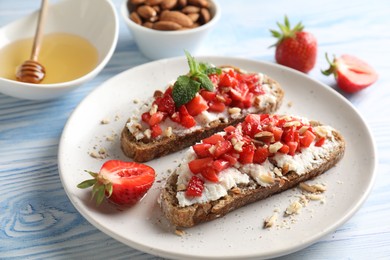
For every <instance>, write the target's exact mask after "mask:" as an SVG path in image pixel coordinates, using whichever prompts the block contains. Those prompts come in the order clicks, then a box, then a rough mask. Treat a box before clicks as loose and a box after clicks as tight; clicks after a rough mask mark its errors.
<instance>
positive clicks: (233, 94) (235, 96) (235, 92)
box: [229, 88, 244, 102]
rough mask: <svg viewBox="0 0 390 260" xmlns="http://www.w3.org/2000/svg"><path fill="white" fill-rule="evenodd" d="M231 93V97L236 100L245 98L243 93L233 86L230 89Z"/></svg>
mask: <svg viewBox="0 0 390 260" xmlns="http://www.w3.org/2000/svg"><path fill="white" fill-rule="evenodd" d="M229 94H230V97H231V98H232V100H234V101H241V102H242V101H243V100H244V96H243V94H242V93H241V92H239V91H238V90H236V89H233V88H232V89H230V92H229Z"/></svg>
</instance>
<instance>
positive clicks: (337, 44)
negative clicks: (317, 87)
mask: <svg viewBox="0 0 390 260" xmlns="http://www.w3.org/2000/svg"><path fill="white" fill-rule="evenodd" d="M113 2H114V4H115V5H116V7H117V10H119V6H120V4H121V1H120V0H113ZM219 2H220V4H221V6H222V17H221V20H220V22H219V23H218V25H217V27H216V28H215V30H214V31H213V33H212V34H210V35H209V36H208V38H207V44H204V45H203V46H202V49H201V50H200V51H199V54H201V55H224V56H236V57H244V58H250V59H255V60H261V61H271V62H274V56H273V54H274V49H272V48H268V46H270V45H272V44H273V43H274V39H272V37H271V36H270V33H269V31H268V29H269V28H276V25H275V23H276V21H281V20H282V19H283V16H284V15H285V14H287V15H288V16H289V17H290V20H291V22H292V23H296V22H298V21H302V22H303V23H304V24H305V26H306V28H307V30H309V31H311V32H312V33H314V34H315V35H316V37H317V40H318V42H319V49H318V54H319V55H318V61H317V64H316V67H315V68H314V69H313V70H312V72H310V73H309V74H308V75H309V76H310V77H312V78H315V79H317V80H319V81H321V82H323V83H325V84H328V85H329V87H333V88H335V84H334V79H333V78H327V77H325V76H323V75H322V74H321V73H320V70H321V69H325V68H326V67H327V62H326V60H325V56H324V53H325V52H328V53H330V54H336V55H341V54H344V53H349V54H352V55H356V56H358V57H360V58H361V59H363V60H365V61H367V62H368V63H369V64H371V65H372V66H373V67H374V68H375V69H376V70H377V72H378V73H379V80H378V81H377V82H376V83H375V84H374V85H373V86H371V87H370V88H368V89H366V90H364V91H361V92H359V93H357V94H354V95H347V94H345V93H343V92H341V93H342V94H343V95H344V96H345V97H346V98H347V99H348V100H349V101H350V102H351V103H352V104H353V106H354V107H356V109H357V110H358V111H359V112H360V113H361V114H362V116H363V117H364V119H365V120H366V122H367V124H368V125H369V127H370V128H371V130H372V133H373V135H374V138H375V141H376V147H377V155H378V167H377V174H376V181H375V185H374V187H373V190H372V192H371V194H370V196H369V197H368V199H367V200H366V202H365V203H364V204H363V206H362V207H361V209H360V210H359V211H358V212H357V213H356V214H355V215H354V216H353V217H352V218H351V219H350V220H349V221H348V222H347V223H345V224H344V225H342V226H341V227H339V228H338V229H337V230H336V231H335V232H334V233H332V234H329V235H328V236H325V237H323V238H322V239H321V240H320V241H319V242H317V243H315V244H314V245H312V246H310V247H308V248H306V249H303V250H301V251H298V252H296V253H293V254H291V255H288V256H285V257H282V258H281V259H380V258H382V259H385V258H387V259H389V257H390V204H389V198H390V138H389V136H390V135H389V133H390V119H389V114H390V108H389V104H390V73H389V71H390V61H389V60H390V51H389V50H390V32H389V28H390V17H389V15H390V2H389V1H387V0H381V1H367V0H356V1H336V0H328V1H308V0H298V1H282V0H274V1H256V0H246V1H236V0H223V1H222V0H220V1H219ZM39 4H40V1H39V0H34V1H33V0H18V1H14V0H0V26H3V25H5V24H7V23H9V22H12V21H13V20H16V19H18V18H21V17H23V16H25V15H27V14H29V13H31V12H32V11H34V10H36V9H37V8H38V7H39ZM0 62H2V61H0ZM147 62H149V60H148V59H146V58H145V57H144V56H142V54H141V53H140V52H139V50H138V48H137V46H136V44H135V42H134V40H133V38H132V36H131V35H130V34H129V32H128V31H127V29H126V28H125V25H124V23H123V21H121V25H120V32H119V40H118V45H117V48H116V51H115V53H114V55H113V57H112V59H111V61H110V62H109V63H108V65H107V66H106V67H105V69H104V70H103V71H102V72H101V73H100V74H99V75H98V76H97V77H96V78H95V79H94V80H92V81H91V82H89V83H87V84H84V85H83V86H82V87H80V88H78V89H77V90H75V91H73V92H71V93H69V94H67V95H65V96H63V97H61V98H58V99H56V100H51V101H28V100H20V99H16V98H12V97H9V96H5V95H2V94H0V259H6V258H16V259H42V258H50V259H81V258H85V259H92V258H93V259H156V258H157V257H154V256H152V255H148V254H145V253H143V252H140V251H137V250H135V249H132V248H130V247H128V246H125V245H123V244H122V243H120V242H118V241H116V240H114V239H112V238H111V237H109V236H107V235H106V234H104V233H102V232H101V231H99V230H98V229H96V228H95V227H94V226H92V225H91V224H90V223H89V222H87V221H86V220H85V219H84V218H83V217H82V216H81V215H80V214H79V213H78V212H77V210H76V209H75V208H74V207H73V205H72V204H71V202H70V200H69V199H68V197H67V196H66V194H65V191H64V190H63V188H62V185H61V182H60V178H59V175H58V169H57V150H58V144H59V138H60V135H61V132H62V129H63V127H64V125H65V123H66V121H67V119H68V117H69V115H70V114H71V113H72V111H73V110H74V108H75V107H76V106H77V105H78V104H79V102H80V101H81V100H82V99H83V98H84V97H85V96H87V95H88V94H89V93H90V92H91V91H92V90H93V89H94V88H96V87H97V86H99V85H100V84H101V83H102V82H104V81H105V80H107V79H109V78H111V77H113V76H115V75H116V74H118V73H120V72H122V71H124V70H127V69H129V68H132V67H135V66H137V65H140V64H144V63H147ZM361 152H362V153H364V152H365V151H361Z"/></svg>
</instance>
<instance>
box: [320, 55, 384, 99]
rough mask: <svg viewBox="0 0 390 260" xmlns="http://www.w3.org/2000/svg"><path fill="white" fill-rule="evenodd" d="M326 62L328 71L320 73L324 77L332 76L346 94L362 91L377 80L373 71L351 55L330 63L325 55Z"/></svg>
mask: <svg viewBox="0 0 390 260" xmlns="http://www.w3.org/2000/svg"><path fill="white" fill-rule="evenodd" d="M325 57H326V60H327V61H328V63H329V64H330V67H329V69H327V70H324V71H322V73H323V74H324V75H331V74H333V75H334V76H335V78H336V81H337V85H338V86H339V87H340V88H341V89H342V90H344V91H345V92H348V93H355V92H357V91H359V90H362V89H364V88H366V87H368V86H370V85H371V84H373V83H374V82H375V81H376V80H377V79H378V74H377V73H376V72H375V70H374V69H373V68H372V67H371V66H370V65H368V64H367V63H366V62H364V61H362V60H361V59H359V58H357V57H355V56H352V55H346V54H344V55H341V56H340V57H338V58H336V57H335V58H334V59H333V61H330V60H329V58H328V55H327V54H325Z"/></svg>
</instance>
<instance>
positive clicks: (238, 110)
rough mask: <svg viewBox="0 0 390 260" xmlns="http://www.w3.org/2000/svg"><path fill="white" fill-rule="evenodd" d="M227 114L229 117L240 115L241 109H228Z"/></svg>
mask: <svg viewBox="0 0 390 260" xmlns="http://www.w3.org/2000/svg"><path fill="white" fill-rule="evenodd" d="M228 112H229V114H231V115H233V114H239V113H241V108H239V107H231V108H229V110H228Z"/></svg>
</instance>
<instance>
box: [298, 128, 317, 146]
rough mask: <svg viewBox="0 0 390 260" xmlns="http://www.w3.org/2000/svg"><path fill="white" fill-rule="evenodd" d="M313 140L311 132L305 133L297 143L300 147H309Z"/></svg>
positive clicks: (313, 136)
mask: <svg viewBox="0 0 390 260" xmlns="http://www.w3.org/2000/svg"><path fill="white" fill-rule="evenodd" d="M315 138H316V136H315V134H313V133H312V132H311V131H306V132H305V133H304V134H303V136H302V137H301V139H300V141H299V142H300V144H301V147H309V146H310V144H311V143H312V142H313V141H314V139H315Z"/></svg>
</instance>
